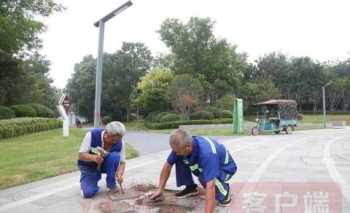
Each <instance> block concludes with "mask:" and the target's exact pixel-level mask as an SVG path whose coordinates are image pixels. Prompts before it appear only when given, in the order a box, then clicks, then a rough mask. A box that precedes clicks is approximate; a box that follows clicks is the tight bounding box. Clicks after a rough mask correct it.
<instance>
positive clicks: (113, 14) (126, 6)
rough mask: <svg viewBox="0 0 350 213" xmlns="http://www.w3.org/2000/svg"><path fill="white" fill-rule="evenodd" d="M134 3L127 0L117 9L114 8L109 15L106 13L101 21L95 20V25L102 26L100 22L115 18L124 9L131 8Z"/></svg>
mask: <svg viewBox="0 0 350 213" xmlns="http://www.w3.org/2000/svg"><path fill="white" fill-rule="evenodd" d="M131 5H132V2H131V1H127V2H125V3H124V4H123V5H121V6H120V7H118V8H117V9H115V10H113V11H112V12H110V13H109V14H108V15H106V16H105V17H103V18H102V19H100V20H99V21H97V22H95V24H94V25H95V27H99V26H100V22H101V21H102V22H104V23H106V22H107V21H108V20H110V19H111V18H113V17H114V16H116V15H118V14H119V13H121V12H123V11H124V10H126V9H127V8H129V7H130V6H131Z"/></svg>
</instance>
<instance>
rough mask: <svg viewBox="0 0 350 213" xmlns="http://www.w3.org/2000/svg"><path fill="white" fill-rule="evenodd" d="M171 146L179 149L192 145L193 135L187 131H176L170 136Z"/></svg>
mask: <svg viewBox="0 0 350 213" xmlns="http://www.w3.org/2000/svg"><path fill="white" fill-rule="evenodd" d="M169 139H170V140H169V144H170V145H173V146H175V147H177V148H182V147H184V146H186V145H189V144H192V135H191V133H190V132H189V131H187V130H185V129H176V130H174V131H173V132H172V133H171V134H170V138H169Z"/></svg>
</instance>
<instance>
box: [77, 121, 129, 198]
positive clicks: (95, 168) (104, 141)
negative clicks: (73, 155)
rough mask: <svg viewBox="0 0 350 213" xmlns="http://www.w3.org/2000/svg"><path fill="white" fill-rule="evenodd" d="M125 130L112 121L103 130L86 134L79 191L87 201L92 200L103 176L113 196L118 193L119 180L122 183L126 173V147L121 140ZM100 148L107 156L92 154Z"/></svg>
mask: <svg viewBox="0 0 350 213" xmlns="http://www.w3.org/2000/svg"><path fill="white" fill-rule="evenodd" d="M125 132H126V130H125V127H124V125H123V124H122V123H121V122H118V121H113V122H110V123H108V124H107V125H106V127H105V128H104V129H101V128H95V129H92V130H90V131H89V132H88V133H86V135H85V137H84V139H83V142H82V143H81V146H80V151H79V160H78V167H79V169H80V172H81V176H80V188H81V191H82V195H83V197H85V198H91V197H93V196H94V195H95V194H96V193H97V191H98V189H99V187H98V185H97V183H98V181H99V180H100V179H101V173H106V174H107V177H106V185H107V188H109V190H110V191H111V192H112V193H116V192H118V189H117V186H116V180H117V182H118V183H119V184H121V183H122V182H123V174H124V171H125V144H124V142H123V141H122V137H123V136H124V135H125ZM97 147H101V148H103V149H104V150H106V151H107V152H108V155H107V156H106V157H103V156H101V155H96V154H93V152H92V150H93V149H96V148H97Z"/></svg>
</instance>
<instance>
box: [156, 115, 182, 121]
mask: <svg viewBox="0 0 350 213" xmlns="http://www.w3.org/2000/svg"><path fill="white" fill-rule="evenodd" d="M180 119H181V117H180V116H179V115H177V114H173V113H168V114H165V115H163V116H162V117H161V118H160V120H159V121H160V122H162V123H163V122H169V121H178V120H180Z"/></svg>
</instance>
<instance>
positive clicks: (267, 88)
mask: <svg viewBox="0 0 350 213" xmlns="http://www.w3.org/2000/svg"><path fill="white" fill-rule="evenodd" d="M241 96H242V97H243V99H244V101H245V103H246V104H245V106H246V107H247V106H250V105H253V104H256V103H258V102H261V101H265V100H268V99H276V98H279V97H280V96H281V93H280V91H279V90H278V88H276V87H275V86H274V85H273V83H272V81H271V80H267V79H261V80H256V81H254V82H249V83H246V84H245V85H243V87H242V89H241Z"/></svg>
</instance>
